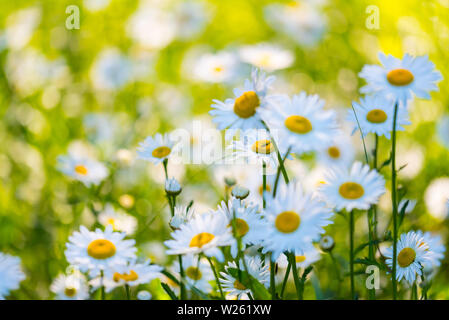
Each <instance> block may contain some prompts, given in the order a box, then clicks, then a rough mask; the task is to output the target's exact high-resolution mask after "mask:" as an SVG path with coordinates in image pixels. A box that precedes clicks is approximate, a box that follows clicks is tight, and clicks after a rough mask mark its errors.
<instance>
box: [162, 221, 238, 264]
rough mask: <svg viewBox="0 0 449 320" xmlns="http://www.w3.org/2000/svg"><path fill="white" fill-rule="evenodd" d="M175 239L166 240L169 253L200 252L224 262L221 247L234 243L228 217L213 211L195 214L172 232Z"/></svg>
mask: <svg viewBox="0 0 449 320" xmlns="http://www.w3.org/2000/svg"><path fill="white" fill-rule="evenodd" d="M171 236H172V238H173V240H168V241H165V242H164V244H165V245H166V246H167V247H168V250H167V254H170V255H173V254H200V253H204V254H205V255H206V256H207V257H215V258H217V260H218V261H220V262H223V261H224V256H223V253H222V252H221V251H220V249H219V247H221V246H228V245H230V244H232V243H233V241H234V239H233V238H232V232H231V227H230V226H229V223H228V219H226V217H225V216H223V215H220V214H214V213H212V212H210V213H205V214H201V215H197V216H195V217H194V218H193V219H192V220H190V221H188V222H187V223H185V224H182V225H181V226H180V227H179V229H178V230H175V231H174V232H172V233H171Z"/></svg>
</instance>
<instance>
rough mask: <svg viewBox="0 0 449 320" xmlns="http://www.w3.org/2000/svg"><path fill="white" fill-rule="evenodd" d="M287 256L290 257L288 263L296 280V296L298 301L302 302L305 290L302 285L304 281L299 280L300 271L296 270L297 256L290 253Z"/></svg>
mask: <svg viewBox="0 0 449 320" xmlns="http://www.w3.org/2000/svg"><path fill="white" fill-rule="evenodd" d="M287 256H288V262H289V264H290V265H291V267H292V272H293V279H294V280H295V287H296V295H297V296H298V300H302V299H303V289H304V288H303V285H302V281H301V280H300V279H299V275H298V269H297V268H296V259H295V254H294V253H293V252H289V253H288V254H287Z"/></svg>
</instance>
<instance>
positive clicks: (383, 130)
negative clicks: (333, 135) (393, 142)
mask: <svg viewBox="0 0 449 320" xmlns="http://www.w3.org/2000/svg"><path fill="white" fill-rule="evenodd" d="M353 106H354V110H355V112H356V114H357V118H356V117H355V115H354V111H353V110H352V109H350V110H348V113H349V114H348V120H349V121H351V122H352V123H353V126H354V130H353V132H352V133H353V134H354V133H355V132H356V131H359V127H358V124H357V120H358V122H359V124H360V127H361V128H362V132H363V136H366V135H367V134H368V133H370V132H372V133H375V134H377V135H379V136H382V135H384V136H385V137H386V138H387V139H390V131H391V130H392V128H393V118H394V101H393V100H391V99H387V98H385V97H384V96H382V95H379V94H377V95H373V96H366V97H365V98H361V99H360V103H357V102H353ZM409 124H410V121H409V120H408V112H407V109H406V108H399V109H398V113H397V120H396V130H398V131H403V130H404V128H403V127H402V126H404V125H409Z"/></svg>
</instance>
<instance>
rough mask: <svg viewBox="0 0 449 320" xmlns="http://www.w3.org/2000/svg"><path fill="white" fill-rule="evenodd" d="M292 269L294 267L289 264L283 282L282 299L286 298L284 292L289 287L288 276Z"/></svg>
mask: <svg viewBox="0 0 449 320" xmlns="http://www.w3.org/2000/svg"><path fill="white" fill-rule="evenodd" d="M291 269H292V266H291V265H290V263H289V264H288V266H287V270H286V271H285V276H284V281H282V289H281V298H283V297H284V291H285V287H286V286H287V281H288V276H289V274H290V270H291Z"/></svg>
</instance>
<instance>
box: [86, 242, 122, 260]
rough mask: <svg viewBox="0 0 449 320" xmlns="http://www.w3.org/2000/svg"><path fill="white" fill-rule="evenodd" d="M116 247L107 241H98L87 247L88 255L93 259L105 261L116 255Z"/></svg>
mask: <svg viewBox="0 0 449 320" xmlns="http://www.w3.org/2000/svg"><path fill="white" fill-rule="evenodd" d="M116 251H117V249H116V248H115V245H114V244H113V243H112V242H111V241H109V240H106V239H97V240H94V241H92V242H91V243H89V245H88V246H87V254H88V255H89V256H91V257H92V258H95V259H99V260H103V259H107V258H110V257H112V256H114V255H115V252H116Z"/></svg>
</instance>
